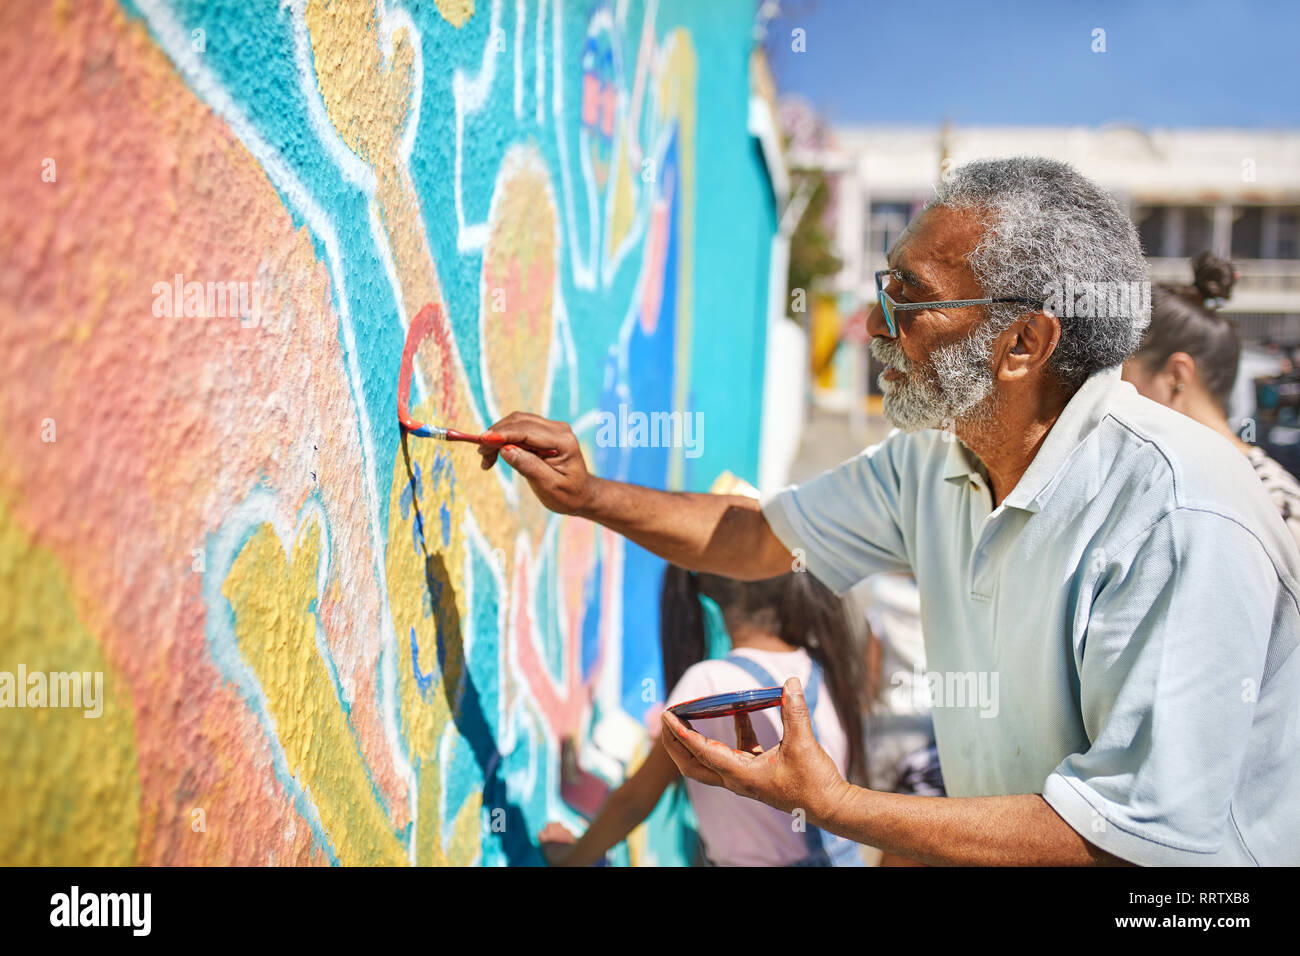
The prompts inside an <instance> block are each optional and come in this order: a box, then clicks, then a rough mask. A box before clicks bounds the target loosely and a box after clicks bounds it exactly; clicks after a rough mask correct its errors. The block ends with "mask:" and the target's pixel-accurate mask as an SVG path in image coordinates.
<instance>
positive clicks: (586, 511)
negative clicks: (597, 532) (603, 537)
mask: <svg viewBox="0 0 1300 956" xmlns="http://www.w3.org/2000/svg"><path fill="white" fill-rule="evenodd" d="M607 484H608V482H607V481H606V480H605V479H604V478H598V477H596V476H595V475H588V476H587V488H586V492H587V493H586V495H585V496H584V500H583V502H582V504H581V505H580V506H579V507H578V508H577V510H575V511H574V512H573V514H574V516H575V517H578V518H586V519H587V520H588V521H595V522H596V523H597V524H600V523H602V522H601V521H600V513H601V501H602V498H603V493H604V492H605V490H606V489H605V486H606V485H607Z"/></svg>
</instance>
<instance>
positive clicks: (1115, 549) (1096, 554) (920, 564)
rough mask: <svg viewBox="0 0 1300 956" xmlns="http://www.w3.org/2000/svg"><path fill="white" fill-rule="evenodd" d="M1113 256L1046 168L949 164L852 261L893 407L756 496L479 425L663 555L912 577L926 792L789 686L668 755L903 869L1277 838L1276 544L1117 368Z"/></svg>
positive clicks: (1072, 174) (1232, 454) (1093, 196)
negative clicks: (798, 473) (866, 433)
mask: <svg viewBox="0 0 1300 956" xmlns="http://www.w3.org/2000/svg"><path fill="white" fill-rule="evenodd" d="M1145 280H1146V267H1145V264H1144V262H1143V259H1142V253H1141V249H1140V247H1139V244H1138V240H1137V236H1136V234H1135V232H1134V229H1133V226H1132V224H1131V223H1130V222H1129V221H1128V219H1127V218H1126V217H1125V215H1124V213H1123V212H1122V210H1121V209H1120V208H1119V206H1118V205H1117V204H1116V203H1115V202H1114V201H1113V200H1112V199H1111V198H1110V197H1108V196H1107V195H1106V194H1105V193H1103V192H1102V191H1101V190H1100V189H1098V188H1097V187H1096V186H1095V185H1094V184H1093V183H1091V182H1090V181H1088V180H1087V179H1085V178H1084V177H1082V176H1081V175H1079V174H1078V173H1077V172H1076V171H1074V170H1073V169H1072V168H1071V167H1069V166H1067V165H1065V164H1062V163H1058V162H1054V161H1050V160H1045V159H1025V158H1021V159H1010V160H992V161H985V162H977V163H972V164H970V165H967V166H964V167H961V168H960V169H957V170H955V171H954V172H953V173H952V174H951V175H950V176H949V177H948V178H947V179H946V181H945V182H944V183H942V184H941V185H940V186H939V188H938V192H937V195H936V197H935V199H934V201H933V202H932V203H931V204H930V205H929V206H928V207H927V208H926V209H925V210H924V211H923V212H922V213H920V214H919V215H918V216H917V217H916V219H914V220H913V221H912V223H911V224H910V225H909V226H908V228H907V230H906V231H905V232H904V233H903V234H902V236H900V237H899V240H898V243H897V244H896V245H895V246H894V248H893V250H892V251H891V252H890V255H889V269H888V270H887V271H886V272H884V273H882V274H881V275H880V276H878V277H877V283H878V285H879V286H880V288H881V291H880V295H879V296H878V298H879V301H878V303H877V305H876V307H875V308H874V309H873V310H872V312H871V315H870V316H869V317H868V319H867V325H868V330H869V331H870V333H871V334H872V336H873V339H872V343H871V350H872V354H873V355H875V356H876V357H877V358H878V359H880V360H881V361H882V362H883V363H884V364H885V365H886V366H887V368H886V370H885V371H884V373H883V374H882V375H881V379H880V385H881V388H882V390H883V391H884V395H885V412H886V414H887V415H888V416H889V418H890V419H891V420H892V421H893V423H894V424H895V425H897V426H898V429H899V430H898V431H895V432H894V433H892V434H891V435H890V436H889V437H888V438H887V439H885V440H884V441H883V442H882V443H880V444H879V445H876V446H874V447H872V448H869V449H867V450H866V451H864V452H863V453H861V454H860V455H858V456H857V457H855V458H853V459H851V460H849V461H847V462H845V463H844V464H842V465H840V466H839V467H837V468H835V469H832V470H831V471H828V472H826V473H825V474H823V475H821V476H819V477H818V478H815V479H813V480H812V481H809V482H807V483H806V484H804V485H800V486H797V487H792V488H787V489H785V490H783V491H781V492H779V493H777V494H775V495H774V496H772V497H770V498H769V499H767V500H765V501H763V502H762V503H761V505H760V504H758V503H754V502H752V501H750V500H748V499H745V498H720V497H719V496H715V495H697V494H685V493H677V494H674V493H668V492H662V491H656V490H651V489H646V488H639V487H634V486H630V485H625V484H619V483H614V482H609V481H605V480H601V479H597V478H594V477H592V476H590V475H589V474H588V473H587V471H586V469H585V467H584V465H583V461H582V455H581V452H580V451H579V448H578V443H577V441H576V439H575V438H574V436H573V434H572V432H571V431H570V430H569V429H568V427H567V426H564V425H562V424H560V423H556V422H549V421H546V420H544V419H540V418H537V417H535V416H531V415H525V414H520V413H515V414H512V415H510V416H508V417H507V418H505V419H503V420H502V421H501V422H499V423H497V424H496V425H495V426H493V430H494V431H496V432H498V433H500V434H501V435H503V436H504V437H505V438H506V440H508V441H510V442H525V441H526V442H529V443H531V444H533V445H552V446H556V447H558V448H559V449H560V450H561V454H560V455H559V456H558V457H556V458H552V459H548V460H546V461H543V460H541V459H538V458H536V457H534V456H532V455H530V454H528V453H527V452H525V451H522V450H521V449H518V448H515V447H513V446H508V447H507V448H506V449H505V450H503V452H502V454H504V456H505V458H506V460H507V461H508V462H510V464H511V465H513V466H514V467H515V468H516V469H517V470H518V471H519V472H520V473H521V474H523V475H524V476H525V477H526V478H527V480H528V481H529V483H530V484H531V486H532V488H533V490H534V491H535V493H536V494H537V496H538V497H539V498H540V499H541V501H542V502H543V503H544V504H545V505H546V506H547V507H549V508H551V509H552V510H554V511H557V512H561V513H564V514H576V515H582V516H584V517H587V518H590V519H592V520H595V521H598V522H600V523H602V524H604V525H606V526H608V527H610V528H612V529H614V530H616V531H618V532H620V533H622V534H624V535H626V536H627V537H628V538H630V539H631V540H633V541H635V542H637V543H638V544H640V545H642V546H643V547H646V548H648V549H649V550H651V551H653V552H655V553H657V554H659V555H661V556H662V557H664V558H666V559H667V560H669V561H671V562H673V563H675V564H680V565H684V566H686V567H689V568H694V569H698V570H702V571H711V572H714V573H719V574H726V575H730V576H733V577H737V578H745V579H754V578H764V577H770V576H775V575H777V574H780V573H783V572H785V571H787V570H788V569H789V568H790V567H791V565H792V560H793V561H794V563H795V565H796V566H802V564H801V562H806V567H807V569H808V570H809V571H811V572H812V573H813V574H814V575H816V576H817V577H818V578H819V579H820V580H822V581H823V582H824V583H826V584H827V585H829V586H831V587H832V588H834V589H835V590H837V591H839V592H843V591H845V590H847V589H848V588H850V587H851V586H853V585H854V584H855V583H856V582H858V581H860V580H861V579H862V578H864V577H866V576H868V575H870V574H874V573H876V572H880V571H900V570H910V571H912V572H913V573H914V574H915V576H916V579H917V582H918V586H919V588H920V594H921V608H922V621H923V625H924V630H925V638H926V654H927V657H928V662H929V666H930V668H931V672H930V675H928V676H929V677H930V678H931V680H932V683H933V686H934V690H935V692H936V700H935V702H934V709H933V713H934V728H935V737H936V740H937V741H938V747H939V755H940V763H941V765H942V767H943V775H944V781H945V784H946V786H947V790H948V793H949V796H948V797H943V798H935V797H916V796H903V795H898V794H887V793H877V792H873V791H870V790H866V789H862V788H860V787H856V786H852V785H850V784H849V783H848V782H846V781H845V780H843V779H842V778H841V777H840V776H839V774H838V773H837V772H836V769H835V766H834V764H833V763H832V762H831V760H830V759H829V757H828V756H827V755H826V753H825V752H824V751H823V750H822V749H821V748H820V747H819V746H818V745H817V742H816V740H815V739H814V738H813V735H812V732H811V729H810V726H809V722H808V715H807V708H806V706H805V704H804V701H803V697H802V692H801V690H800V688H799V687H798V682H797V681H790V682H789V683H788V684H787V685H786V688H785V697H784V700H783V704H782V719H783V722H784V727H785V733H784V737H783V739H782V741H781V743H780V744H779V745H778V746H776V747H774V748H772V749H770V750H768V751H767V752H765V753H759V754H755V753H749V752H741V751H735V750H731V749H730V748H728V747H726V746H725V745H723V744H721V743H718V742H716V741H712V740H707V739H705V738H703V737H701V736H700V735H699V734H696V733H694V732H693V731H691V730H690V729H689V728H688V727H686V726H685V725H684V724H682V723H681V722H680V721H679V720H677V719H676V718H675V717H673V716H672V715H671V714H669V715H666V716H665V717H664V721H663V725H664V731H665V732H664V740H665V744H666V745H667V747H668V750H669V752H670V753H671V755H672V757H673V759H674V761H675V762H676V763H677V765H678V767H680V768H681V770H682V772H683V773H685V774H687V775H689V776H691V777H693V778H694V779H697V780H701V781H704V782H706V783H711V784H715V785H718V786H724V787H727V788H729V789H731V790H734V791H735V792H737V793H740V794H744V795H746V796H749V797H752V798H754V799H756V800H761V801H763V802H765V803H768V804H770V805H771V806H774V807H778V808H781V809H784V810H788V811H791V812H794V811H796V810H802V811H803V813H802V815H801V818H804V819H806V820H807V822H809V823H812V824H815V825H816V826H818V827H821V828H822V829H825V830H829V831H831V832H832V833H836V834H840V835H842V836H845V837H848V838H850V839H852V840H856V841H859V842H862V843H869V844H872V845H874V846H877V847H880V848H881V849H883V850H886V851H888V852H890V853H893V854H897V855H900V856H904V857H908V858H911V859H913V860H917V861H919V862H923V863H935V864H937V863H958V864H1071V863H1084V864H1086V863H1113V862H1131V863H1139V864H1201V863H1210V864H1282V863H1290V864H1296V863H1300V813H1297V811H1296V808H1297V807H1300V653H1297V652H1296V645H1297V641H1298V640H1300V604H1298V603H1297V600H1298V597H1300V554H1298V553H1297V551H1296V546H1295V543H1294V542H1293V541H1292V540H1291V539H1290V537H1289V536H1288V535H1287V533H1286V530H1285V529H1284V528H1283V526H1282V523H1281V520H1280V519H1279V518H1278V516H1277V513H1276V511H1275V510H1274V509H1273V508H1272V506H1271V505H1270V503H1269V500H1268V497H1267V495H1266V494H1265V493H1264V492H1263V490H1262V488H1261V486H1260V483H1259V481H1258V479H1257V478H1256V477H1255V475H1254V473H1253V472H1252V471H1251V468H1250V466H1249V464H1248V462H1247V461H1246V460H1245V459H1244V457H1243V456H1242V455H1241V454H1240V453H1238V452H1237V451H1236V450H1235V449H1233V448H1232V447H1231V446H1230V445H1229V444H1228V442H1227V441H1226V439H1224V438H1223V437H1222V436H1220V435H1217V434H1215V433H1214V432H1213V431H1211V430H1210V429H1207V428H1205V427H1204V426H1201V425H1198V424H1197V423H1196V422H1193V421H1192V420H1190V419H1188V418H1186V417H1185V416H1182V415H1178V414H1177V413H1174V412H1171V411H1169V410H1168V409H1166V408H1163V407H1161V406H1159V405H1157V404H1156V403H1154V402H1151V401H1148V400H1146V399H1144V398H1142V397H1140V396H1139V395H1138V394H1137V393H1136V392H1135V391H1134V389H1133V388H1132V387H1131V386H1130V385H1128V384H1127V383H1124V382H1122V381H1121V379H1120V365H1121V363H1122V362H1123V360H1124V359H1125V358H1126V357H1127V356H1128V355H1129V354H1130V353H1131V352H1132V351H1133V349H1134V348H1135V347H1136V345H1137V344H1138V342H1139V338H1140V335H1141V332H1142V328H1143V326H1144V324H1145V322H1146V314H1145V311H1144V309H1145V308H1146V303H1145V302H1144V301H1143V298H1144V297H1143V296H1142V295H1140V294H1134V292H1135V291H1136V290H1140V289H1143V288H1145ZM484 454H485V457H484V461H483V465H484V467H491V465H492V464H493V462H494V460H495V453H494V452H492V451H491V450H484ZM977 688H978V690H977ZM990 691H992V693H989V692H990Z"/></svg>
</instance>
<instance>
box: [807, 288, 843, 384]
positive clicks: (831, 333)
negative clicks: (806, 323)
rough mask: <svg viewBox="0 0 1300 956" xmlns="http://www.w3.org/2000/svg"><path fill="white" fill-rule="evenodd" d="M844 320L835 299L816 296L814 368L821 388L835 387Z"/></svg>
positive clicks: (813, 303) (813, 334)
mask: <svg viewBox="0 0 1300 956" xmlns="http://www.w3.org/2000/svg"><path fill="white" fill-rule="evenodd" d="M841 325H843V319H842V318H841V317H840V310H839V308H838V306H837V305H836V303H835V299H834V298H832V297H830V296H824V295H815V296H813V302H812V368H813V375H814V376H815V377H816V379H817V386H818V387H819V388H832V387H834V385H835V366H834V364H833V363H834V359H835V352H836V351H837V349H838V348H839V344H840V327H841Z"/></svg>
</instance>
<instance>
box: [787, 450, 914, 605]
mask: <svg viewBox="0 0 1300 956" xmlns="http://www.w3.org/2000/svg"><path fill="white" fill-rule="evenodd" d="M907 438H908V436H907V435H906V434H905V433H903V432H895V433H894V434H892V435H890V436H889V437H888V438H886V439H885V440H884V441H883V442H881V443H880V444H878V445H873V446H872V447H871V448H868V449H867V450H866V451H864V452H862V453H861V454H860V455H857V456H856V457H854V458H850V459H849V460H848V461H846V462H844V463H843V464H842V465H839V466H838V467H836V468H832V469H830V470H829V471H826V472H823V473H822V474H820V475H818V476H817V477H816V478H813V479H812V480H811V481H807V482H805V483H804V484H802V485H792V486H790V487H789V488H785V489H782V490H781V491H778V492H775V493H774V494H772V495H769V496H768V497H767V498H765V499H764V501H763V504H762V508H763V515H764V517H766V518H767V523H768V525H769V526H770V527H771V528H772V533H773V534H775V535H776V536H777V538H778V540H780V542H781V543H782V544H783V545H785V546H786V548H788V549H789V550H790V551H791V553H793V554H794V555H795V557H796V559H802V560H803V561H804V562H805V566H806V567H807V569H808V570H809V571H810V572H812V574H813V576H814V577H816V578H817V579H818V580H819V581H821V582H822V583H823V584H825V585H826V586H827V587H829V588H830V589H831V590H833V591H834V592H835V593H836V594H841V595H842V594H844V593H845V592H846V591H848V590H849V589H850V588H851V587H853V586H854V585H855V584H857V583H858V582H859V581H861V580H862V579H863V578H866V577H869V576H870V575H872V574H876V573H877V572H880V571H909V570H911V562H910V560H909V559H908V555H907V549H906V546H905V542H904V535H903V531H902V524H901V520H902V519H901V516H902V510H903V503H902V500H901V498H902V495H901V488H902V482H901V481H900V477H899V464H898V458H899V456H900V455H901V453H902V451H903V448H904V443H905V441H906V439H907Z"/></svg>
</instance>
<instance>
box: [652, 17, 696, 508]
mask: <svg viewBox="0 0 1300 956" xmlns="http://www.w3.org/2000/svg"><path fill="white" fill-rule="evenodd" d="M663 63H664V66H663V71H662V72H661V73H660V74H659V79H658V83H657V96H656V98H655V99H656V103H657V105H658V118H659V121H660V123H667V122H668V121H670V120H674V119H675V120H676V122H677V156H678V164H677V165H678V169H679V170H680V176H681V178H680V180H679V181H678V183H677V184H676V187H675V188H676V189H678V190H680V195H679V199H678V204H677V209H678V213H677V217H678V229H679V232H678V235H679V236H680V237H681V243H680V246H679V248H680V250H681V251H680V252H679V253H678V257H677V309H676V311H677V330H676V340H675V342H676V348H675V351H676V355H675V356H674V365H675V367H676V369H677V375H676V377H675V386H674V390H673V391H674V394H673V408H686V407H687V400H688V398H689V386H690V379H691V376H690V362H691V335H692V322H693V315H692V312H691V306H692V304H693V303H694V301H695V254H694V247H695V87H696V80H697V75H698V72H699V70H698V62H697V60H696V56H695V45H694V44H693V43H692V42H691V35H690V34H689V33H688V32H687V31H685V30H682V29H676V30H673V31H672V32H671V33H669V34H668V36H667V37H665V38H664V51H663ZM682 475H683V466H682V455H681V452H680V449H679V450H677V451H676V452H675V453H674V455H673V457H672V460H671V462H670V464H669V468H668V487H669V488H680V487H681V486H682V481H683V477H682Z"/></svg>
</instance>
